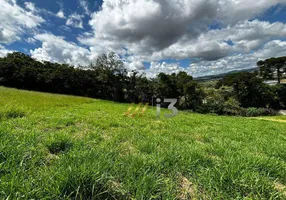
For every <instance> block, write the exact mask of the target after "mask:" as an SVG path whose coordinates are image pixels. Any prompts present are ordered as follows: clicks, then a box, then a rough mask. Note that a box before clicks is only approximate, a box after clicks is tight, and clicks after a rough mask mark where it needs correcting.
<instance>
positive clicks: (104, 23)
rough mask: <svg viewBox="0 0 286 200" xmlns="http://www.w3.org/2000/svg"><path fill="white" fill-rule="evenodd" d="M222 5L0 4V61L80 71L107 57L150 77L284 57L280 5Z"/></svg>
mask: <svg viewBox="0 0 286 200" xmlns="http://www.w3.org/2000/svg"><path fill="white" fill-rule="evenodd" d="M222 1H224V4H218V3H217V2H211V3H208V2H209V1H208V0H178V1H174V0H164V1H163V0H149V1H146V0H134V1H132V0H104V2H102V1H101V0H55V1H43V0H33V1H32V0H31V1H26V0H0V3H1V5H3V6H2V7H1V8H0V12H1V13H2V14H0V20H1V21H3V23H1V25H0V31H1V32H0V56H5V55H6V53H8V52H12V51H21V52H24V53H27V54H29V55H31V56H32V57H34V58H35V59H38V60H49V61H52V62H60V63H68V64H71V65H75V66H78V65H82V66H87V65H88V64H90V63H92V62H94V61H95V60H96V58H97V56H98V55H100V54H102V53H108V52H110V51H114V52H116V53H117V54H118V55H119V56H120V57H122V58H124V60H123V61H124V63H125V66H126V68H127V69H128V70H138V71H141V72H145V73H146V74H147V75H148V76H150V77H152V76H155V75H156V74H158V73H159V72H165V73H173V72H178V71H186V72H188V73H189V74H191V75H193V76H204V75H212V74H219V73H224V72H227V71H232V70H240V69H247V68H252V67H255V66H256V62H257V61H258V60H259V59H266V58H268V57H277V56H286V50H285V49H286V42H285V41H286V40H285V39H286V24H285V23H286V15H285V14H286V8H285V0H273V1H269V0H239V1H234V0H222ZM247 5H248V6H247ZM249 5H251V6H249ZM1 9H2V10H1Z"/></svg>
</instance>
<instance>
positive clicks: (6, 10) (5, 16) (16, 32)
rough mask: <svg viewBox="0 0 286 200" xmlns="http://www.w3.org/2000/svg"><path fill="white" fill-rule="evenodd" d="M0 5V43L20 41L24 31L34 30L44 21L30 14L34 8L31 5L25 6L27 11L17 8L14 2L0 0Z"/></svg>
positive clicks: (13, 0)
mask: <svg viewBox="0 0 286 200" xmlns="http://www.w3.org/2000/svg"><path fill="white" fill-rule="evenodd" d="M0 5H1V7H0V21H1V23H0V43H3V44H9V43H12V42H14V41H16V40H20V39H21V37H20V36H21V35H22V34H23V33H25V31H26V30H28V29H34V28H36V27H37V26H39V25H40V24H41V23H43V22H44V21H45V20H44V19H43V18H42V17H40V16H38V15H35V14H34V13H33V12H32V10H33V9H35V7H33V6H34V5H33V4H31V3H28V4H26V5H28V6H27V7H28V8H29V11H27V10H25V9H23V8H21V7H20V6H18V5H17V3H16V0H0ZM31 9H32V10H31Z"/></svg>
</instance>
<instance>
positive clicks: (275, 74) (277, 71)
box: [257, 57, 286, 83]
mask: <svg viewBox="0 0 286 200" xmlns="http://www.w3.org/2000/svg"><path fill="white" fill-rule="evenodd" d="M257 65H258V66H259V67H260V75H261V77H263V78H264V79H270V80H271V79H274V78H277V81H278V83H280V82H281V79H282V78H284V77H285V75H286V57H279V58H270V59H267V60H264V61H262V60H261V61H259V62H257Z"/></svg>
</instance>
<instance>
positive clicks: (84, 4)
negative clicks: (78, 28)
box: [78, 0, 91, 15]
mask: <svg viewBox="0 0 286 200" xmlns="http://www.w3.org/2000/svg"><path fill="white" fill-rule="evenodd" d="M78 1H79V5H80V6H81V7H82V9H83V10H84V12H85V14H86V15H90V14H91V12H90V11H89V8H88V2H87V1H86V0H78Z"/></svg>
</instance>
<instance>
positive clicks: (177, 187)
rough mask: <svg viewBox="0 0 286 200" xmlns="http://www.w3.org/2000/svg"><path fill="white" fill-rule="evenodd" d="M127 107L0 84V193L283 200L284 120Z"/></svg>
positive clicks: (23, 196)
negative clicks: (130, 112) (131, 112)
mask: <svg viewBox="0 0 286 200" xmlns="http://www.w3.org/2000/svg"><path fill="white" fill-rule="evenodd" d="M128 107H129V105H127V104H119V103H113V102H108V101H101V100H94V99H88V98H81V97H72V96H63V95H52V94H44V93H36V92H27V91H20V90H14V89H7V88H1V87H0V112H1V113H5V114H4V115H5V116H6V117H2V119H1V120H0V199H190V198H192V199H285V198H286V196H285V191H284V190H285V185H286V148H285V146H286V135H285V133H286V125H285V123H281V122H272V121H264V120H259V119H255V118H251V119H246V118H240V117H224V116H210V115H199V114H191V113H187V112H180V113H179V115H178V116H177V117H175V118H171V119H167V118H164V117H163V114H162V117H161V119H160V120H157V119H156V111H155V109H152V108H151V107H150V108H149V109H148V110H147V112H146V114H145V115H144V116H142V117H135V118H129V117H125V116H124V112H125V111H126V110H127V109H128ZM8 108H9V109H8ZM9 110H10V111H11V113H12V114H11V113H10V114H8V115H9V116H13V117H7V116H8V115H7V113H8V111H9ZM164 112H168V111H166V110H164V111H163V113H164ZM13 113H14V114H13ZM20 113H22V114H20Z"/></svg>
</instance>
